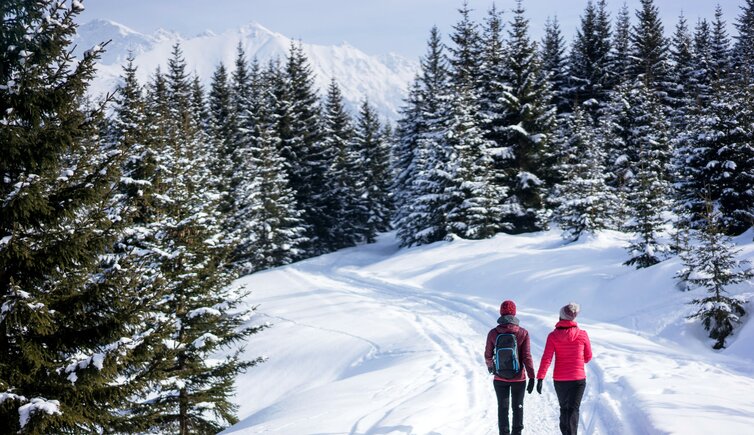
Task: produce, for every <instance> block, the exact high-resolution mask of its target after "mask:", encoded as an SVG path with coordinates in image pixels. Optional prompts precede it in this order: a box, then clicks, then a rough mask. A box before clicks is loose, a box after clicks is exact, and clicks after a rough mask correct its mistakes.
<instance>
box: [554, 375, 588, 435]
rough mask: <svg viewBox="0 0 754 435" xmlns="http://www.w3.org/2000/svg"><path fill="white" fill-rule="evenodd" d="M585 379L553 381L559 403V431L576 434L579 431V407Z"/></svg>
mask: <svg viewBox="0 0 754 435" xmlns="http://www.w3.org/2000/svg"><path fill="white" fill-rule="evenodd" d="M585 389H586V379H581V380H578V381H555V394H557V395H558V403H559V404H560V433H562V434H563V435H576V434H577V433H578V431H579V407H580V406H581V398H582V397H584V390H585Z"/></svg>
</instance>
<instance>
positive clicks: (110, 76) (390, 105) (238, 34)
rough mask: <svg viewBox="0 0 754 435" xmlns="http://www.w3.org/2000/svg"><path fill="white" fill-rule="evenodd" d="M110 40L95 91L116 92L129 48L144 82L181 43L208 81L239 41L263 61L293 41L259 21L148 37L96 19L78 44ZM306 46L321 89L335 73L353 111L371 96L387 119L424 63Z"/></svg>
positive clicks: (82, 29) (80, 35)
mask: <svg viewBox="0 0 754 435" xmlns="http://www.w3.org/2000/svg"><path fill="white" fill-rule="evenodd" d="M108 40H110V41H111V42H110V44H109V45H108V47H107V52H106V53H105V55H104V56H103V58H102V61H101V65H100V69H99V74H98V77H97V78H96V79H95V80H94V83H93V85H92V91H93V93H94V94H95V95H98V94H101V93H104V92H107V91H110V90H112V89H113V88H114V87H115V86H116V85H117V81H118V77H119V76H120V74H121V72H122V69H121V65H122V64H123V62H124V61H125V59H126V58H127V57H128V52H129V51H132V52H133V53H134V56H135V57H136V62H135V63H136V65H137V66H138V67H139V79H140V80H141V81H142V83H144V82H146V81H147V79H148V77H149V75H150V74H152V73H153V72H154V71H155V69H156V68H157V67H158V66H160V67H161V68H162V69H163V70H164V69H165V68H166V65H167V59H168V58H169V56H170V51H171V49H172V46H173V44H175V43H176V42H180V43H181V47H182V49H183V52H184V55H185V57H186V60H187V62H188V64H189V70H190V71H195V72H196V73H198V74H199V77H200V78H201V79H202V80H203V81H204V82H205V84H208V83H209V79H210V78H211V76H212V72H213V71H214V69H215V67H216V66H217V64H218V63H219V62H224V63H225V65H226V66H228V67H231V68H232V65H233V62H234V60H235V57H236V48H237V46H238V43H239V42H241V43H242V44H243V47H244V49H245V50H246V53H247V55H248V57H249V59H252V58H254V57H256V58H257V59H258V60H259V62H260V63H261V64H262V65H265V64H266V63H267V62H268V61H270V60H272V59H276V58H281V59H284V58H285V56H286V54H287V53H288V50H289V48H290V46H291V42H292V40H291V39H290V38H288V37H286V36H283V35H281V34H279V33H275V32H273V31H270V30H268V29H266V28H264V27H263V26H261V25H260V24H256V23H252V24H249V25H247V26H244V27H242V28H240V29H235V30H228V31H225V32H223V33H221V34H215V33H213V32H211V31H207V32H204V33H203V34H200V35H196V36H194V37H190V38H185V37H182V36H181V35H179V34H177V33H173V32H168V31H165V30H160V31H157V32H156V33H155V34H153V35H144V34H141V33H139V32H136V31H134V30H132V29H129V28H128V27H126V26H123V25H121V24H118V23H114V22H111V21H104V20H95V21H91V22H89V23H86V24H83V25H81V26H80V27H79V29H78V35H77V38H76V39H75V40H74V44H76V45H77V46H78V51H79V52H81V51H83V50H86V49H88V48H90V47H92V46H94V45H95V44H98V43H101V42H103V41H108ZM303 47H304V52H305V53H306V55H307V57H308V58H309V61H310V62H311V66H312V69H313V71H314V74H315V75H316V86H317V88H319V89H320V90H322V91H324V90H325V89H327V85H328V84H329V83H330V80H331V79H332V78H333V77H335V78H336V80H338V83H339V85H340V87H341V90H342V92H343V96H344V98H345V99H346V102H347V104H348V106H349V108H350V109H352V110H353V109H354V108H358V105H359V104H360V102H361V101H362V99H363V98H364V97H365V96H366V97H367V98H369V101H370V102H371V103H372V105H373V106H375V108H376V109H377V110H378V112H379V113H380V114H381V115H382V116H383V117H386V118H388V119H390V120H392V121H394V120H396V119H397V118H398V109H399V108H400V106H401V104H402V99H403V96H404V93H405V91H406V89H408V86H409V83H410V82H411V80H413V78H414V76H415V74H416V72H417V71H418V68H419V66H418V62H415V61H412V60H408V59H405V58H402V57H400V56H398V55H395V54H388V55H385V56H379V57H377V56H369V55H367V54H365V53H364V52H362V51H360V50H358V49H357V48H355V47H352V46H350V45H348V44H345V43H344V44H342V45H339V46H321V45H312V44H306V42H305V41H304V44H303Z"/></svg>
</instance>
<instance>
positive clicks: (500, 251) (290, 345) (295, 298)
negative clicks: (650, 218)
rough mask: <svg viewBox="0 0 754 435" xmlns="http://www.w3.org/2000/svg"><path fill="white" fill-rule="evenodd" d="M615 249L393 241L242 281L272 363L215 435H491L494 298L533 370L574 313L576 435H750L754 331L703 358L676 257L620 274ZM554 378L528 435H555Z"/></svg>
mask: <svg viewBox="0 0 754 435" xmlns="http://www.w3.org/2000/svg"><path fill="white" fill-rule="evenodd" d="M749 240H750V237H749ZM624 242H625V240H624V239H623V238H622V235H621V234H619V233H605V234H600V235H598V236H596V237H592V238H589V239H587V240H584V241H580V242H577V243H573V244H568V245H565V244H564V243H563V242H562V241H561V240H560V239H559V237H558V232H556V231H550V232H545V233H539V234H534V235H521V236H507V235H500V236H497V237H495V238H493V239H490V240H485V241H476V242H472V241H463V240H457V241H454V242H452V243H436V244H433V245H429V246H425V247H418V248H411V249H402V250H399V249H398V248H397V242H396V241H395V239H394V235H392V234H388V235H383V236H382V237H381V239H380V241H379V242H378V243H377V244H374V245H368V246H362V247H357V248H351V249H346V250H343V251H339V252H336V253H333V254H330V255H326V256H323V257H319V258H315V259H310V260H307V261H303V262H300V263H297V264H294V265H291V266H287V267H283V268H278V269H274V270H271V271H266V272H262V273H257V274H254V275H251V276H248V277H245V278H243V279H241V280H240V282H241V283H243V284H245V285H247V286H248V288H249V289H251V290H252V294H251V298H250V299H251V300H250V302H251V303H253V304H259V308H258V311H257V313H258V315H257V318H256V319H255V321H257V322H267V321H269V322H271V323H273V327H272V328H270V329H268V330H265V331H264V332H263V333H260V334H258V335H255V336H252V337H251V339H250V342H249V343H248V346H247V350H246V352H247V353H248V355H249V357H250V358H251V357H255V356H258V355H260V354H264V355H266V356H268V357H269V360H268V361H267V362H265V363H264V364H261V365H259V366H257V367H254V368H252V369H250V370H249V371H248V372H247V373H246V374H244V375H242V376H241V377H240V378H239V380H238V383H237V397H236V402H237V403H238V404H239V406H240V412H239V417H240V419H241V421H240V422H239V423H238V424H237V425H235V426H233V427H232V428H230V429H228V430H227V431H226V432H225V433H234V434H235V433H238V434H259V433H271V434H288V435H297V434H302V435H303V434H354V435H356V434H365V435H366V434H432V435H437V434H446V435H447V434H450V435H452V434H495V433H497V428H496V421H497V416H496V402H495V396H494V390H493V388H492V380H491V377H490V375H488V374H487V371H486V368H485V364H484V361H483V350H484V341H485V338H486V334H487V331H489V329H490V328H492V327H493V326H494V325H495V321H496V319H497V315H498V313H497V310H498V307H499V304H500V302H501V301H502V300H503V299H513V300H514V301H516V304H517V305H518V317H519V319H520V320H521V325H522V326H523V327H525V328H526V329H528V330H529V332H530V336H531V339H532V354H533V357H534V362H535V369H536V368H538V365H539V359H540V357H541V354H542V350H543V347H544V342H545V339H546V337H547V334H548V333H549V332H550V331H551V330H552V328H553V325H554V323H555V322H556V321H557V311H558V309H559V308H560V306H562V305H564V304H565V303H567V302H569V301H571V300H574V301H577V302H580V303H581V304H582V313H581V315H580V316H579V318H577V320H578V321H579V323H580V325H581V326H582V328H583V329H585V330H587V332H588V333H589V335H590V338H591V340H592V345H593V351H594V360H593V361H592V362H590V363H589V364H588V365H587V369H588V374H587V390H586V393H585V396H584V401H583V402H582V408H581V429H582V431H583V433H586V434H628V435H633V434H637V435H638V434H666V433H667V434H696V433H699V434H702V433H704V434H707V433H716V434H745V433H750V431H751V429H750V428H751V427H754V369H752V368H751V367H752V365H751V360H752V356H753V355H754V351H753V350H751V345H750V343H751V335H752V331H751V328H750V327H744V328H743V329H741V330H740V332H738V333H737V334H736V336H734V337H733V338H734V341H732V342H731V345H730V346H729V349H727V350H725V351H724V352H714V351H712V350H711V347H710V344H709V341H708V340H706V339H705V333H704V331H703V330H702V329H701V327H700V326H699V325H698V324H696V323H689V322H688V321H687V320H685V318H684V317H685V316H686V315H687V314H688V313H689V311H690V306H685V305H684V303H685V301H688V300H690V299H692V297H695V295H698V294H700V293H695V292H680V291H678V290H677V289H676V288H675V287H674V285H673V283H674V282H673V280H672V276H673V274H674V273H675V271H676V270H677V268H679V267H680V266H679V264H678V263H677V260H670V261H668V262H666V263H663V264H660V265H658V266H655V267H653V268H650V269H645V270H640V271H636V270H634V269H632V268H628V267H625V266H621V265H620V264H621V262H622V261H624V260H625V251H624V250H623V248H622V246H623V244H624ZM745 248H746V251H745V252H744V256H749V255H751V254H752V252H751V251H752V250H751V249H749V247H748V245H747V246H745ZM674 262H675V263H674ZM745 290H746V289H742V291H745ZM747 326H748V325H747ZM551 375H552V369H550V372H549V373H548V377H547V379H546V380H545V385H544V394H543V395H541V396H540V395H538V394H537V393H536V392H534V393H533V394H531V395H527V396H526V398H525V402H524V403H525V406H524V424H525V432H526V433H529V434H553V433H557V432H558V406H557V398H556V397H555V393H554V389H553V386H552V379H551Z"/></svg>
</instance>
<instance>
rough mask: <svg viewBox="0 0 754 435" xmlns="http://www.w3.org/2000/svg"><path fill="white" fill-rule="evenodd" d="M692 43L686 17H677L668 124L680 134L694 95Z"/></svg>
mask: <svg viewBox="0 0 754 435" xmlns="http://www.w3.org/2000/svg"><path fill="white" fill-rule="evenodd" d="M692 46H693V41H692V38H691V33H690V32H689V28H688V24H687V22H686V17H684V16H683V15H681V16H680V17H678V23H677V24H676V26H675V32H674V33H673V38H672V42H671V46H670V60H671V65H672V69H671V73H670V74H671V80H672V83H673V85H672V86H671V87H670V88H669V95H668V101H669V103H670V117H669V120H670V123H671V125H672V126H673V128H674V131H676V132H678V133H682V132H683V130H684V129H685V127H686V124H687V122H688V119H687V118H686V113H687V111H688V110H689V109H690V107H692V104H693V98H694V94H693V93H692V92H693V90H692V89H691V84H692V83H693V81H692V80H693V76H694V63H693V55H692Z"/></svg>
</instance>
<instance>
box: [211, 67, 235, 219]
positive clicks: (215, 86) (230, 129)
mask: <svg viewBox="0 0 754 435" xmlns="http://www.w3.org/2000/svg"><path fill="white" fill-rule="evenodd" d="M209 114H210V122H209V127H210V132H211V135H212V137H213V139H214V140H215V141H216V143H217V147H218V150H217V153H218V155H219V156H220V161H219V167H218V168H215V170H216V171H217V172H218V173H220V174H222V175H223V179H224V181H225V182H224V185H223V186H222V190H223V191H228V190H229V189H230V188H231V185H230V180H229V179H230V174H228V173H227V172H228V169H229V165H230V164H229V162H227V161H226V160H227V159H229V156H230V155H232V152H233V148H234V146H233V144H234V140H235V137H236V134H237V131H238V130H237V129H238V127H237V125H236V113H235V111H234V110H233V104H232V94H231V87H230V84H229V83H228V72H227V70H226V68H225V65H223V64H222V63H220V64H219V65H218V66H217V68H215V72H214V73H213V74H212V82H211V84H210V91H209ZM229 208H230V207H229Z"/></svg>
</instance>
